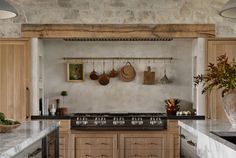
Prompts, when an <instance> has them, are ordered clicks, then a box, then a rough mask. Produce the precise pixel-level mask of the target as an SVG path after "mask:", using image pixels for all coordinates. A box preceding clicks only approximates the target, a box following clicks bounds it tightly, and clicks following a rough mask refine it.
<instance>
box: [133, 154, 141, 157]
mask: <svg viewBox="0 0 236 158" xmlns="http://www.w3.org/2000/svg"><path fill="white" fill-rule="evenodd" d="M134 157H142V156H141V155H137V154H135V155H134Z"/></svg>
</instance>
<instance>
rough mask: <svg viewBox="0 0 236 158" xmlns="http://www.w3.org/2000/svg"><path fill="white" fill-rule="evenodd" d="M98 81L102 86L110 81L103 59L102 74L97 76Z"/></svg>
mask: <svg viewBox="0 0 236 158" xmlns="http://www.w3.org/2000/svg"><path fill="white" fill-rule="evenodd" d="M98 82H99V83H100V84H101V85H103V86H106V85H107V84H109V82H110V78H109V76H108V75H107V74H106V73H105V62H104V61H103V74H102V75H101V76H100V77H99V79H98Z"/></svg>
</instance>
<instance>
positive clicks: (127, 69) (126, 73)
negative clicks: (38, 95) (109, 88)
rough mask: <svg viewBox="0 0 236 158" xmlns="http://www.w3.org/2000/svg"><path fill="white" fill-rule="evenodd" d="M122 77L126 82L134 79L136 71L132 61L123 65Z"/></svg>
mask: <svg viewBox="0 0 236 158" xmlns="http://www.w3.org/2000/svg"><path fill="white" fill-rule="evenodd" d="M119 75H120V79H121V80H122V81H124V82H130V81H132V80H134V78H135V76H136V72H135V69H134V67H133V66H132V65H131V63H130V62H126V64H125V66H123V67H122V68H121V70H120V74H119Z"/></svg>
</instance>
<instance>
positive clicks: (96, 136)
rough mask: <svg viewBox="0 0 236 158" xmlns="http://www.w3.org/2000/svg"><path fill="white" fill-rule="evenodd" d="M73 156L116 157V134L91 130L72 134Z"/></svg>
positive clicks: (80, 157) (77, 157) (81, 157)
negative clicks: (85, 132) (90, 131)
mask: <svg viewBox="0 0 236 158" xmlns="http://www.w3.org/2000/svg"><path fill="white" fill-rule="evenodd" d="M71 144H72V151H73V152H72V155H71V157H73V158H83V157H86V155H87V157H107V156H108V157H109V158H118V157H117V156H118V150H117V134H116V133H102V132H92V133H89V132H87V134H84V133H76V134H75V133H73V134H72V142H71Z"/></svg>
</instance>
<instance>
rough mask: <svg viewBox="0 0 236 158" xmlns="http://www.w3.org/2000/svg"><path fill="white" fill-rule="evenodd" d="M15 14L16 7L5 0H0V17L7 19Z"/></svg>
mask: <svg viewBox="0 0 236 158" xmlns="http://www.w3.org/2000/svg"><path fill="white" fill-rule="evenodd" d="M16 16H17V11H16V9H15V8H14V7H13V6H11V5H10V4H9V3H8V2H7V1H5V0H0V19H8V18H13V17H16Z"/></svg>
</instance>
